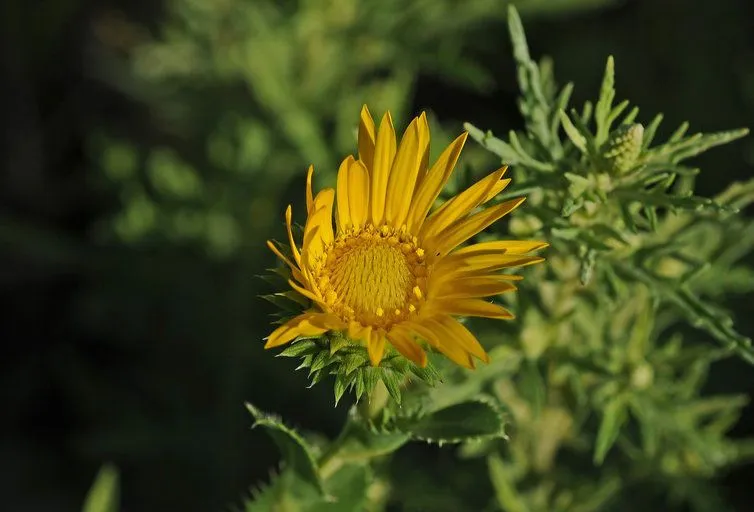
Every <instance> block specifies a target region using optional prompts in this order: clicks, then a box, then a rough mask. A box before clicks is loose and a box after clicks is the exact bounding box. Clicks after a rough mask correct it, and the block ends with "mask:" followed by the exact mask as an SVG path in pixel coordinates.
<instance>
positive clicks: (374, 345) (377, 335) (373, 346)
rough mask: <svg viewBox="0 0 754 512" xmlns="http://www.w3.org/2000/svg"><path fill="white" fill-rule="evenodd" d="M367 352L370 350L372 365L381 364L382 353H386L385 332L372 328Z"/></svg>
mask: <svg viewBox="0 0 754 512" xmlns="http://www.w3.org/2000/svg"><path fill="white" fill-rule="evenodd" d="M367 352H369V362H370V363H372V366H379V365H380V361H382V355H383V354H384V353H385V336H384V334H383V333H381V332H379V331H376V330H372V333H371V334H370V336H369V345H368V346H367Z"/></svg>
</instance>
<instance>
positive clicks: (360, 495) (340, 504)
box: [306, 465, 372, 512]
mask: <svg viewBox="0 0 754 512" xmlns="http://www.w3.org/2000/svg"><path fill="white" fill-rule="evenodd" d="M371 481H372V475H371V472H370V470H369V468H368V467H367V466H355V465H348V466H343V467H341V468H340V469H339V470H338V471H336V472H335V473H334V474H333V475H332V476H331V477H330V478H328V479H327V482H325V485H326V487H327V494H328V497H327V500H326V501H324V500H323V501H320V502H317V503H315V504H314V505H313V506H312V507H310V508H307V509H306V510H307V512H361V511H362V510H366V508H367V507H366V505H367V490H368V489H369V484H370V483H371Z"/></svg>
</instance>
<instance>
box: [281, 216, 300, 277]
mask: <svg viewBox="0 0 754 512" xmlns="http://www.w3.org/2000/svg"><path fill="white" fill-rule="evenodd" d="M292 223H293V210H292V209H291V205H288V208H286V209H285V227H286V229H287V230H288V243H289V244H290V246H291V252H292V253H293V259H294V260H295V261H296V265H298V266H299V267H300V266H301V253H300V252H298V247H296V241H295V240H294V239H293V229H292Z"/></svg>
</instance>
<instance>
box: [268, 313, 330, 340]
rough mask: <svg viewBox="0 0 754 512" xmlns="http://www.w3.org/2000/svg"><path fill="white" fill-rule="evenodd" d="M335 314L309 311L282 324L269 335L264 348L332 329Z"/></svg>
mask: <svg viewBox="0 0 754 512" xmlns="http://www.w3.org/2000/svg"><path fill="white" fill-rule="evenodd" d="M333 318H336V319H337V317H334V316H333V315H328V314H325V313H317V312H310V311H307V312H305V313H302V314H300V315H298V316H297V317H296V318H293V319H291V320H289V321H288V322H286V323H285V324H283V325H281V326H280V327H278V328H277V329H275V330H274V331H272V333H271V334H270V335H269V336H268V337H267V343H265V345H264V348H273V347H279V346H280V345H285V344H286V343H288V342H289V341H292V340H293V339H295V338H297V337H298V336H316V335H318V334H323V333H325V332H327V331H329V330H330V328H329V327H328V324H329V323H330V322H331V321H332V320H333Z"/></svg>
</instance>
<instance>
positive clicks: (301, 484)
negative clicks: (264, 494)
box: [246, 403, 324, 496]
mask: <svg viewBox="0 0 754 512" xmlns="http://www.w3.org/2000/svg"><path fill="white" fill-rule="evenodd" d="M246 409H247V410H248V411H249V412H250V413H251V416H252V417H253V418H254V424H253V425H252V428H256V427H263V428H264V429H265V430H266V431H267V433H268V434H269V435H270V437H272V439H273V441H275V444H277V446H278V449H279V450H280V453H281V455H282V456H283V460H284V461H285V470H286V472H290V473H291V474H292V475H294V476H295V479H296V482H297V484H298V485H296V486H295V487H296V489H295V491H296V494H298V495H302V496H305V495H319V496H323V495H324V487H323V485H322V480H321V478H320V476H319V472H318V470H317V464H316V462H315V460H314V456H313V455H312V450H311V448H310V447H309V444H308V443H307V442H306V441H305V440H304V438H303V437H301V435H300V434H299V433H298V432H296V431H295V430H294V429H292V428H290V427H288V426H286V425H284V424H283V422H282V421H280V419H278V418H276V417H274V416H272V415H269V414H266V413H264V412H262V411H260V410H259V409H257V408H256V407H254V406H253V405H251V404H250V403H246Z"/></svg>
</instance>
